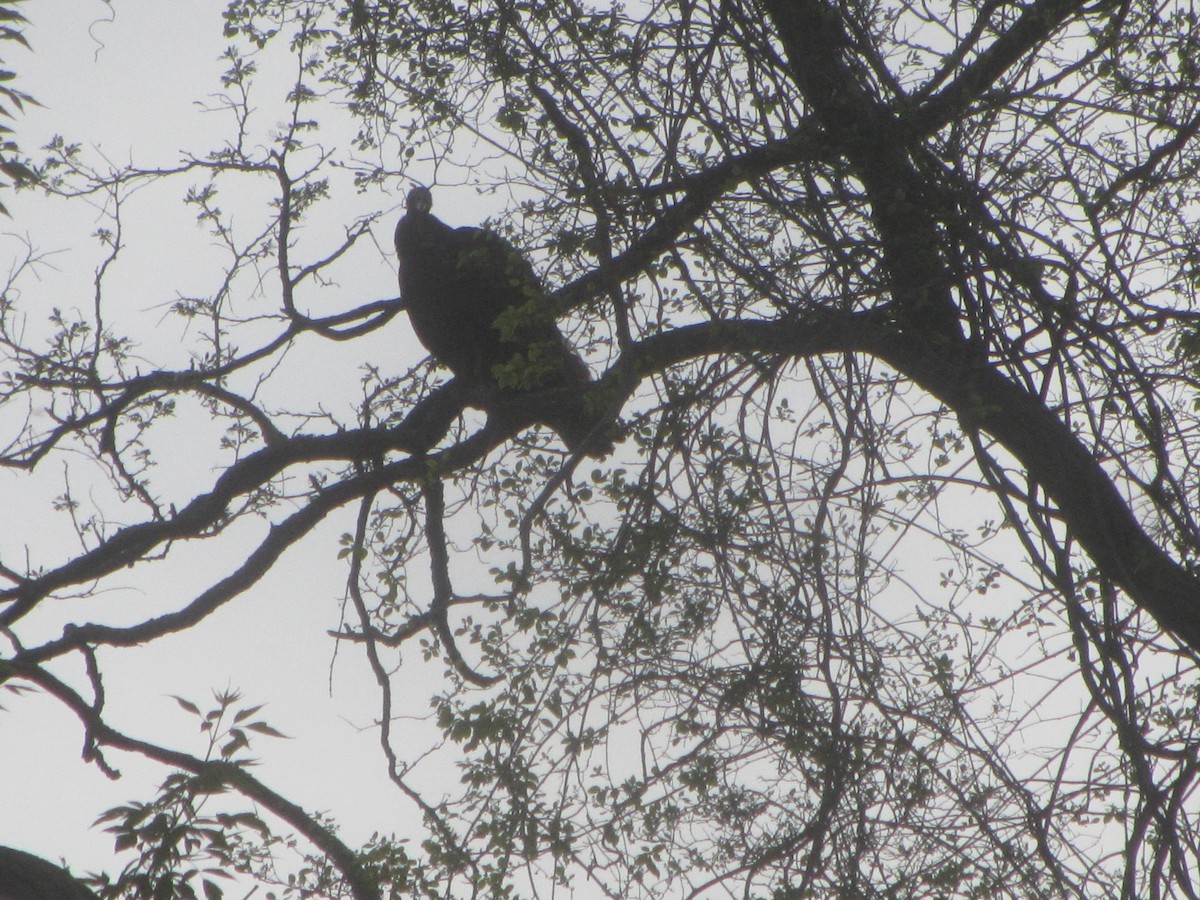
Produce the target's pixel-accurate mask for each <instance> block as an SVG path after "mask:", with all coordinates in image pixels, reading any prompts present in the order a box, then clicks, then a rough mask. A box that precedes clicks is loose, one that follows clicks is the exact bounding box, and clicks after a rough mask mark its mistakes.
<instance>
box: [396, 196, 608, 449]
mask: <svg viewBox="0 0 1200 900" xmlns="http://www.w3.org/2000/svg"><path fill="white" fill-rule="evenodd" d="M432 206H433V196H432V195H431V194H430V192H429V189H428V188H424V187H415V188H413V189H412V190H411V191H410V192H409V194H408V211H407V212H406V213H405V215H404V217H403V218H401V219H400V223H399V224H398V225H397V226H396V255H397V256H398V257H399V259H400V296H401V299H402V300H403V301H404V307H405V309H406V310H407V311H408V317H409V320H410V321H411V322H412V326H413V330H414V331H416V333H417V337H418V338H420V340H421V343H422V344H424V345H425V349H427V350H428V351H429V352H430V353H431V354H433V357H434V359H435V360H437V361H438V362H440V363H441V364H443V365H444V366H446V367H447V368H449V369H450V370H451V371H452V372H453V373H454V374H455V375H456V376H457V377H458V378H460V379H462V380H463V381H465V382H467V383H469V384H470V385H472V386H475V387H481V386H482V387H484V388H486V389H488V390H489V391H491V392H492V393H493V396H494V398H495V399H496V400H497V401H498V404H499V405H500V406H503V404H504V401H505V400H506V399H507V400H509V401H512V400H513V399H515V398H517V397H519V396H520V395H521V394H524V393H525V392H529V391H538V390H546V391H548V390H555V389H557V390H560V391H561V393H560V394H559V396H556V397H552V398H547V402H546V403H545V404H544V405H543V406H541V407H540V408H539V410H538V415H537V416H536V418H537V420H538V421H540V422H543V423H544V424H546V425H548V426H550V427H551V428H553V429H554V430H555V431H556V432H558V434H559V436H560V437H561V438H562V439H563V442H564V443H565V444H566V445H567V447H568V448H569V449H570V450H572V451H574V450H579V449H581V448H586V452H587V453H588V454H589V455H593V456H603V455H604V454H606V453H608V452H609V451H611V449H612V444H611V439H610V438H608V437H606V436H604V435H603V432H604V428H603V427H600V428H599V429H597V425H598V423H599V419H598V417H597V415H596V414H595V413H594V412H591V411H590V409H589V405H588V402H587V401H588V398H586V397H585V396H583V392H584V391H585V390H586V389H587V387H588V386H589V385H590V384H591V382H592V379H591V375H590V374H589V372H588V369H587V366H585V365H584V364H583V361H582V360H581V359H580V358H579V357H578V356H576V355H575V353H574V351H573V350H572V349H571V347H570V346H569V345H568V344H567V342H566V339H565V338H564V337H563V335H562V333H561V332H560V331H559V330H558V325H557V324H556V323H555V321H554V316H553V314H552V311H551V307H550V304H549V303H548V301H547V299H546V292H545V291H544V290H543V289H542V286H541V284H540V283H539V282H538V279H537V276H536V275H535V274H534V271H533V267H532V266H531V265H530V264H529V261H528V260H527V259H525V257H523V256H522V255H521V253H520V252H519V251H518V250H517V249H516V248H515V247H513V246H512V245H511V244H510V243H508V241H506V240H504V238H502V237H500V236H499V235H497V234H495V233H494V232H491V231H487V230H486V229H483V228H469V227H468V228H451V227H450V226H449V225H447V224H445V223H444V222H442V221H441V220H440V219H438V218H437V217H436V216H434V215H432V214H431V213H430V209H431V208H432ZM563 389H569V390H563ZM491 405H496V404H491ZM489 411H490V409H489ZM597 431H599V434H597Z"/></svg>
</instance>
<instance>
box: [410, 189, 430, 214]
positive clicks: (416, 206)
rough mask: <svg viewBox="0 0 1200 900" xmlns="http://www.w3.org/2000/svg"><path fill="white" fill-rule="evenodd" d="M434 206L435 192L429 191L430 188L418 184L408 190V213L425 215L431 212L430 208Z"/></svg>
mask: <svg viewBox="0 0 1200 900" xmlns="http://www.w3.org/2000/svg"><path fill="white" fill-rule="evenodd" d="M432 208H433V194H431V193H430V192H429V188H427V187H422V186H421V185H417V186H416V187H415V188H413V189H412V190H411V191H409V192H408V204H407V209H408V214H409V215H415V216H424V215H428V214H429V210H431V209H432Z"/></svg>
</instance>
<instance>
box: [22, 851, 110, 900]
mask: <svg viewBox="0 0 1200 900" xmlns="http://www.w3.org/2000/svg"><path fill="white" fill-rule="evenodd" d="M0 900H96V895H95V894H93V893H92V892H91V891H89V890H88V889H87V888H86V887H85V886H84V885H83V883H82V882H79V881H76V880H75V879H74V878H73V877H71V875H69V874H68V873H67V871H66V870H65V869H61V868H59V867H58V866H56V865H54V863H51V862H47V861H46V860H44V859H42V858H41V857H38V856H34V855H33V854H32V853H25V852H24V851H23V850H14V849H12V848H11V847H0Z"/></svg>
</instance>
